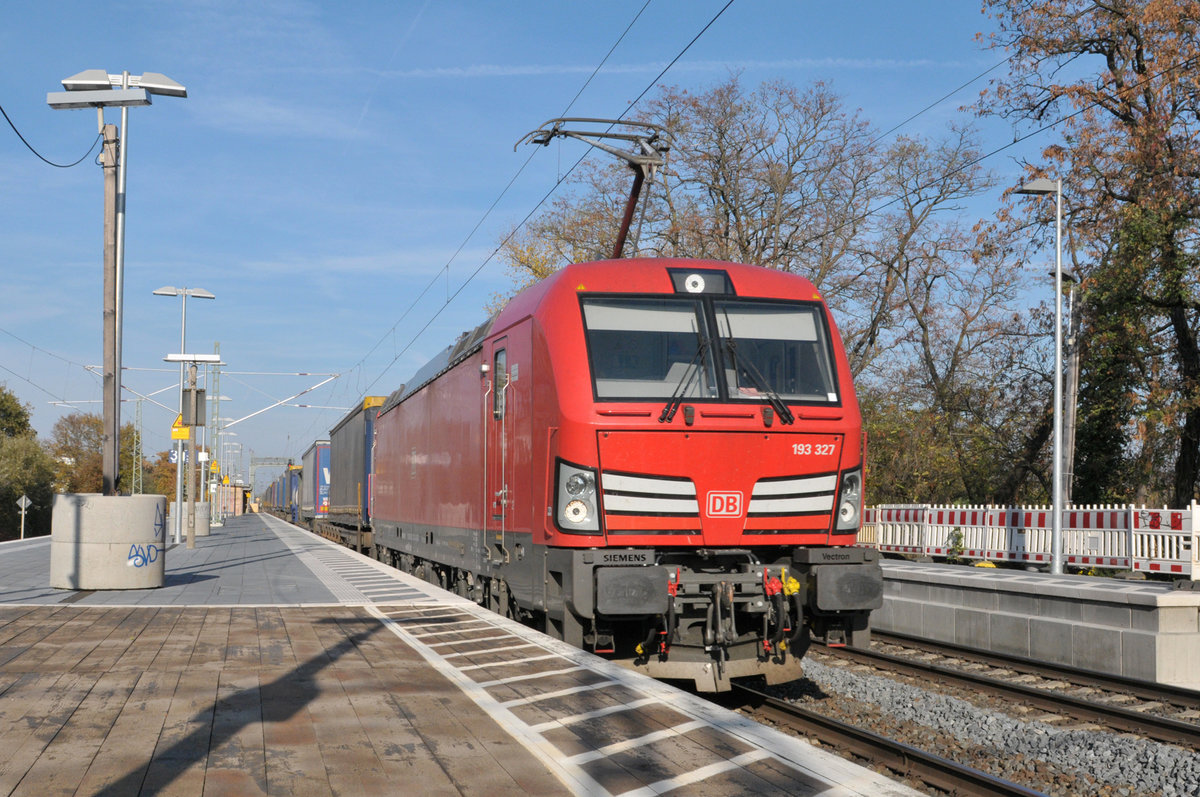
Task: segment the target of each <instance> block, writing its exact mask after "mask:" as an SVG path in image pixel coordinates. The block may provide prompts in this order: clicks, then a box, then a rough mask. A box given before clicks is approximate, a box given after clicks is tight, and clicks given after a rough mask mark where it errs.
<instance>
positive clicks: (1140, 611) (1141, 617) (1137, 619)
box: [1129, 605, 1200, 634]
mask: <svg viewBox="0 0 1200 797" xmlns="http://www.w3.org/2000/svg"><path fill="white" fill-rule="evenodd" d="M1129 627H1130V628H1131V629H1132V630H1134V631H1159V632H1162V633H1168V634H1197V633H1200V613H1198V612H1197V611H1196V607H1194V606H1159V607H1157V608H1155V607H1153V606H1140V605H1139V606H1133V607H1131V611H1130V616H1129Z"/></svg>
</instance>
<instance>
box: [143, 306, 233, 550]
mask: <svg viewBox="0 0 1200 797" xmlns="http://www.w3.org/2000/svg"><path fill="white" fill-rule="evenodd" d="M154 295H155V296H182V297H183V313H182V315H181V317H180V320H179V351H180V353H181V354H182V353H183V352H185V351H187V300H188V297H189V296H195V297H196V298H197V299H215V298H217V297H216V296H214V295H213V294H211V293H209V292H208V291H206V290H204V289H203V288H176V287H175V286H174V285H166V286H163V287H162V288H159V289H158V290H156V291H154ZM218 359H219V358H218ZM185 378H186V376H185V374H184V361H180V363H179V414H180V416H182V415H183V409H184V407H183V386H184V380H185ZM173 442H174V443H175V510H176V511H175V524H174V525H175V544H176V545H178V544H179V542H180V538H181V537H182V536H183V441H182V440H175V441H173Z"/></svg>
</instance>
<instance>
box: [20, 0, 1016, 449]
mask: <svg viewBox="0 0 1200 797" xmlns="http://www.w3.org/2000/svg"><path fill="white" fill-rule="evenodd" d="M725 2H726V0H651V2H650V3H649V4H648V5H646V4H645V0H628V1H627V0H610V2H607V3H604V4H596V3H582V2H558V3H534V2H515V1H513V2H504V3H501V2H449V1H446V2H432V1H431V2H344V3H343V2H339V3H333V2H324V3H321V2H296V1H295V0H275V1H274V2H254V1H253V0H209V1H208V2H179V3H144V2H138V1H137V0H116V2H113V3H108V4H104V5H98V4H95V3H86V4H85V3H81V2H54V3H44V2H32V1H27V0H18V1H17V2H12V3H8V4H6V8H5V24H4V26H3V28H2V29H0V53H2V56H0V58H2V59H3V66H4V68H3V70H2V71H0V105H3V107H4V109H5V110H6V111H7V113H8V115H9V116H10V117H11V119H12V121H13V123H14V124H15V125H16V126H17V128H18V129H19V130H20V131H21V133H22V134H23V135H24V137H25V138H26V139H27V140H28V141H29V142H30V144H32V145H33V146H34V147H35V148H36V149H37V150H38V151H39V152H40V153H41V154H42V155H44V156H45V157H47V158H49V159H50V160H54V161H57V162H60V163H64V162H71V161H74V160H76V159H78V158H79V157H81V156H82V155H83V154H84V152H85V151H86V150H87V148H88V146H89V144H91V143H92V141H93V140H94V139H95V137H96V129H97V120H96V114H95V112H94V111H92V110H78V111H62V110H52V109H50V108H49V107H48V106H47V104H46V94H47V92H51V91H58V90H61V86H60V81H61V80H62V79H63V78H65V77H68V76H70V75H73V74H75V73H77V72H80V71H82V70H84V69H104V70H106V71H108V72H112V73H119V72H120V71H122V70H129V71H130V72H131V73H133V74H140V73H142V72H146V71H151V72H161V73H164V74H166V75H168V76H170V77H172V78H173V79H175V80H177V81H178V82H180V83H183V84H184V85H186V86H187V88H188V93H189V96H188V97H187V98H186V99H176V98H171V97H159V98H156V99H155V101H154V104H153V106H152V107H149V108H134V109H132V110H131V111H130V114H129V127H128V130H127V143H128V145H129V162H128V194H127V219H126V225H127V227H126V255H125V323H124V365H125V366H126V368H127V369H130V370H128V371H127V372H126V373H125V376H124V382H125V384H126V385H127V386H128V387H129V388H132V389H133V390H136V391H138V392H140V393H143V394H150V393H152V392H155V391H162V392H159V393H157V394H156V395H155V397H154V398H155V400H157V401H159V402H161V403H162V404H163V405H165V407H161V406H157V405H155V404H154V403H152V402H144V404H143V433H144V438H145V447H146V450H147V451H149V452H154V451H160V450H165V449H167V448H168V447H169V446H170V442H169V438H170V424H171V422H172V421H173V420H174V414H175V413H174V407H175V404H176V401H177V398H176V394H175V392H174V391H173V390H172V389H167V388H169V387H171V386H173V385H175V384H176V383H177V380H178V372H177V370H172V368H171V367H170V366H169V365H168V364H166V363H164V362H163V361H162V358H163V357H164V356H165V355H166V354H167V353H169V352H175V351H177V350H178V348H179V327H180V301H179V299H177V298H164V297H161V296H153V295H152V291H153V290H154V289H156V288H159V287H162V286H165V285H174V286H179V287H184V286H187V287H198V288H204V289H207V290H209V291H211V292H213V293H214V294H216V296H217V298H216V300H213V301H202V300H196V299H193V300H191V301H189V303H188V324H187V326H188V347H187V348H188V349H189V351H193V352H211V351H212V350H213V345H214V343H215V342H219V343H220V351H221V355H222V357H223V359H224V360H225V362H226V363H227V364H228V365H227V366H226V372H225V374H224V375H223V376H222V379H221V385H220V388H221V393H222V394H223V395H224V396H226V397H228V401H226V402H224V403H223V405H222V406H223V410H222V415H223V416H225V417H229V418H233V419H239V418H243V417H244V416H247V415H250V414H251V413H254V412H256V411H258V410H261V409H262V408H264V407H266V406H268V405H270V404H272V403H274V402H276V401H279V400H281V399H284V398H286V397H288V396H291V395H292V394H295V393H298V392H300V391H302V390H304V389H306V388H308V387H310V386H312V385H314V384H316V383H317V382H319V381H321V380H322V379H323V378H324V377H323V376H294V375H291V376H289V375H286V374H297V373H300V372H305V373H308V374H333V373H338V374H342V376H341V377H340V378H338V379H336V380H334V381H332V382H330V383H328V384H326V385H324V386H323V387H321V388H319V389H317V390H313V391H311V392H309V393H307V394H305V395H304V396H302V397H300V398H298V399H296V400H295V401H296V403H305V404H310V405H317V406H320V407H338V408H347V407H350V406H352V405H354V404H355V403H356V402H357V401H358V400H359V399H360V398H361V396H362V395H364V393H365V392H366V391H367V390H368V388H369V391H370V393H372V394H380V395H385V394H387V393H388V392H390V391H391V390H393V389H394V388H396V387H397V386H399V385H400V384H401V383H402V382H404V381H405V380H406V379H407V378H408V377H409V376H411V375H412V373H413V372H414V371H415V370H416V369H417V368H418V367H420V365H421V364H423V363H424V362H425V360H426V359H428V358H429V357H430V356H432V355H433V354H434V353H436V352H437V351H439V350H440V349H441V348H443V347H444V346H445V345H446V344H447V343H449V342H450V341H451V340H452V339H453V338H454V337H455V336H456V335H457V334H458V333H459V332H461V331H463V330H465V329H467V328H469V327H472V326H474V325H476V324H477V323H479V322H480V321H481V320H483V317H484V311H483V307H484V305H485V304H486V303H487V302H488V301H489V300H490V298H491V297H492V296H493V295H494V294H496V293H498V292H501V291H504V290H506V289H507V288H508V286H509V280H508V277H507V275H506V274H505V271H504V268H503V265H502V264H501V263H500V262H499V261H498V260H496V259H493V260H491V261H490V262H488V261H487V258H488V257H489V255H491V253H492V252H493V250H494V249H495V247H496V244H497V242H498V241H499V240H500V238H501V236H502V235H503V233H504V231H506V230H507V229H509V228H511V226H512V225H513V224H515V223H517V222H518V221H520V220H521V219H522V218H523V217H524V216H525V215H526V214H527V213H528V212H529V211H530V210H531V209H532V208H533V207H534V206H535V205H536V203H537V202H538V200H539V199H540V198H541V197H542V196H543V195H544V194H545V192H546V191H547V190H548V189H549V188H550V187H551V186H552V185H553V183H554V180H555V178H556V176H557V169H558V168H559V164H560V156H561V162H563V163H572V162H574V160H575V158H577V157H578V156H579V154H581V153H582V150H581V149H579V148H580V147H582V145H578V144H572V143H568V144H564V145H563V146H562V148H561V149H560V148H558V147H557V146H553V147H550V148H547V149H545V150H541V151H539V152H538V153H537V156H536V157H535V158H534V159H533V161H532V162H531V163H530V165H529V166H528V167H527V168H525V169H524V170H523V171H521V173H520V175H519V176H518V177H517V178H516V180H515V181H513V177H514V175H516V174H517V173H518V170H520V168H521V166H522V164H523V163H524V162H525V160H526V158H527V157H528V155H529V150H528V149H527V148H522V150H521V151H518V152H515V153H514V152H513V145H514V144H515V142H516V141H517V140H518V139H520V138H521V137H522V136H523V135H524V134H525V133H527V132H529V131H530V130H532V129H534V128H535V127H537V126H538V125H540V124H541V123H542V122H543V121H545V120H547V119H550V118H552V117H556V116H559V115H561V114H562V113H563V112H564V111H566V110H567V109H568V105H569V104H570V103H571V101H572V99H573V98H574V97H575V96H576V94H577V93H578V92H579V91H580V89H581V87H583V86H584V84H585V82H586V81H588V78H589V76H590V75H591V74H592V72H593V70H594V69H595V68H596V66H597V65H598V64H599V63H600V62H601V61H602V60H603V59H604V57H605V55H606V53H608V51H609V49H610V48H612V46H613V45H614V43H616V42H617V40H618V39H619V38H620V37H621V35H622V32H623V31H625V29H626V27H627V26H629V24H630V22H631V21H632V20H633V19H634V18H635V16H637V15H638V13H639V11H640V12H641V16H640V17H639V18H638V20H637V22H636V23H635V24H634V25H633V26H632V28H631V29H630V30H629V32H628V34H627V35H626V36H625V38H624V40H623V41H622V42H621V44H620V45H619V46H618V47H617V48H616V49H615V50H614V51H613V53H612V54H611V56H609V58H608V61H607V62H606V64H605V67H604V68H603V69H602V70H601V71H600V72H599V74H597V75H596V76H595V78H593V79H592V80H591V82H590V83H588V85H587V87H586V89H584V91H583V93H582V94H581V95H580V96H579V98H578V99H576V100H575V102H574V104H573V105H571V106H570V115H576V116H599V117H611V116H616V115H618V114H620V113H622V112H623V111H624V110H625V108H626V106H627V105H628V104H629V102H630V101H632V100H633V99H634V98H636V97H637V96H638V95H639V94H641V93H642V91H643V90H644V89H645V88H646V87H647V86H648V85H650V83H651V81H653V79H654V78H655V76H656V75H657V74H658V73H659V72H660V71H661V70H662V69H663V67H664V66H666V65H667V64H668V63H669V62H670V61H671V60H672V59H673V58H675V57H676V56H677V55H679V53H680V52H681V51H683V50H684V48H685V47H686V46H687V44H688V42H689V41H691V40H692V39H693V38H694V37H695V36H696V34H697V33H699V32H700V31H701V29H702V28H704V26H705V25H706V24H707V23H708V22H709V21H710V20H712V19H713V17H714V16H716V15H717V13H718V12H719V11H720V10H721V8H722V7H723V6H724V5H725ZM643 6H646V7H645V9H644V10H642V9H643ZM978 8H979V6H978V4H977V3H971V2H964V0H931V1H930V2H895V0H891V1H890V2H874V1H864V2H856V3H816V2H806V1H803V0H795V1H794V2H786V1H778V2H775V1H768V0H735V2H734V3H733V4H732V5H731V6H730V7H729V8H728V9H727V10H725V11H724V13H723V14H721V15H720V17H719V18H718V19H717V20H716V22H715V23H713V25H712V26H711V27H710V28H709V29H708V31H707V32H706V33H704V35H703V36H701V37H700V39H699V40H698V41H697V42H696V43H695V44H694V45H693V46H692V47H691V48H690V49H688V50H687V52H686V53H685V54H684V55H683V56H682V57H681V58H680V60H679V61H678V62H677V63H676V64H675V65H674V66H673V67H672V68H671V69H670V71H669V72H668V73H667V74H666V76H665V77H664V78H663V80H662V82H665V83H671V84H675V85H679V86H684V87H688V88H696V89H701V88H704V87H707V86H710V85H712V84H713V83H715V82H717V81H720V80H722V79H723V78H725V77H726V76H727V75H728V74H730V72H731V71H740V72H741V73H742V75H743V79H744V81H745V82H746V83H747V85H757V84H758V83H760V82H762V81H764V80H768V79H776V78H780V79H784V80H788V81H791V82H793V83H795V84H797V85H801V86H803V85H805V84H808V83H810V82H812V81H814V80H823V81H826V82H828V83H830V84H831V85H832V86H833V88H834V89H835V90H836V91H837V92H839V93H840V94H842V95H843V96H844V97H845V98H846V100H847V103H848V104H849V105H850V106H851V107H856V108H860V109H861V112H862V114H863V116H864V118H865V119H867V120H869V121H870V122H871V123H872V124H874V125H875V126H876V127H877V128H878V129H880V130H887V129H889V128H891V127H893V126H894V125H897V124H899V123H900V122H902V121H904V120H905V119H906V118H908V117H909V116H911V115H912V114H914V113H916V112H917V111H920V110H921V109H923V108H925V107H926V106H928V105H929V104H930V103H933V102H934V101H935V100H938V99H939V98H941V97H942V96H943V95H945V94H946V93H947V92H949V91H951V90H952V89H954V88H956V87H958V86H960V85H961V84H962V83H964V82H966V81H967V80H969V79H970V78H972V77H974V76H976V75H978V74H979V73H981V72H983V71H985V70H986V69H988V68H989V67H991V66H993V65H994V64H996V63H997V62H998V61H1000V60H1001V59H1002V58H1003V54H1002V53H997V52H993V51H989V50H986V49H983V48H982V47H981V46H980V45H979V44H978V43H977V42H976V40H975V34H976V33H977V32H978V31H980V30H987V29H989V27H990V25H991V22H990V20H989V19H987V18H986V17H984V16H983V15H981V14H980V13H979V10H978ZM982 87H983V83H982V82H980V83H976V84H974V85H973V86H971V87H970V88H968V89H966V90H964V91H963V92H961V93H960V94H958V95H956V96H954V97H953V98H951V99H950V100H947V101H945V102H942V103H941V104H939V105H937V106H936V107H935V108H934V109H932V110H930V111H928V112H926V113H924V114H922V115H921V116H919V117H918V118H917V119H916V120H914V121H912V122H910V123H908V124H907V125H905V127H903V128H902V129H901V131H900V132H901V133H905V134H909V135H936V134H937V133H938V132H939V131H940V130H942V129H943V128H944V126H945V125H946V124H947V123H948V122H951V121H953V120H959V121H966V120H967V119H968V117H967V115H966V114H964V113H962V112H961V111H959V110H958V109H959V106H961V105H963V104H966V103H969V102H970V101H971V100H972V99H973V98H974V97H975V96H976V94H977V93H978V91H979V90H980V89H981V88H982ZM107 121H109V122H111V123H118V122H119V112H117V111H115V110H110V111H109V112H108V118H107ZM2 124H3V122H2V120H0V125H2ZM982 130H983V133H984V136H983V141H984V149H985V150H990V149H994V148H996V147H999V146H1002V145H1004V144H1005V143H1007V142H1010V141H1011V140H1012V137H1013V134H1012V130H1011V129H1009V128H1007V127H1006V126H1005V125H1003V124H1000V123H997V122H994V121H993V122H988V123H987V124H986V125H984V126H983V127H982ZM1011 154H1012V153H1011V152H1008V153H1005V154H1004V155H1002V156H998V157H996V158H993V159H991V160H990V161H989V162H988V165H989V167H990V168H991V169H993V170H995V171H997V172H999V173H1001V174H1002V175H1004V174H1006V173H1009V174H1012V175H1015V174H1016V170H1015V167H1014V166H1013V164H1012V161H1011ZM1015 179H1017V178H1016V177H1015V176H1014V177H1012V178H1011V180H1015ZM510 181H513V183H512V185H511V187H510V188H508V189H507V191H505V187H506V186H507V185H508V184H509V182H510ZM102 189H103V184H102V177H101V171H100V169H99V167H97V166H96V165H95V163H94V156H93V157H88V158H87V159H85V160H84V162H83V163H82V164H80V165H79V166H75V167H74V168H69V169H59V168H53V167H51V166H48V165H46V164H44V163H42V162H41V161H40V160H38V159H37V158H36V157H35V156H34V155H33V154H32V153H30V152H29V150H28V149H26V147H25V146H24V145H23V144H22V143H21V141H20V140H19V139H18V138H17V136H16V135H15V134H14V133H13V132H12V131H11V130H10V129H9V128H8V127H7V125H4V126H3V127H0V247H2V251H3V267H2V269H0V275H2V282H0V287H2V290H0V384H5V385H6V386H7V387H8V388H9V389H11V390H13V391H14V392H15V393H16V394H17V396H18V397H19V398H20V399H21V400H23V401H24V402H26V403H28V404H29V405H31V406H32V408H33V420H34V426H35V428H36V429H37V431H38V432H39V434H41V435H43V436H48V435H49V433H50V430H51V428H52V426H53V424H54V422H55V421H56V420H57V419H58V418H60V417H62V416H63V415H64V414H67V413H69V412H71V411H72V408H71V407H63V406H60V405H57V404H54V403H52V402H56V401H69V402H79V403H77V404H76V405H75V407H76V408H77V409H83V410H88V411H95V412H99V408H100V405H99V403H90V404H89V403H84V402H98V401H99V399H100V380H99V377H98V376H95V375H93V374H92V373H90V372H89V371H88V370H87V369H86V368H85V367H84V366H87V365H98V364H99V363H100V362H101V361H102V354H103V353H102V347H101V311H102V297H101V285H102V276H103V273H102V259H101V258H102V249H101V246H102V240H101V221H102V198H103V191H102ZM502 194H503V195H502ZM498 198H499V199H498ZM995 201H996V204H997V205H998V204H999V194H998V193H997V196H996V200H995ZM493 203H495V207H494V209H492V210H491V212H490V213H489V212H488V209H489V207H491V206H492V205H493ZM978 212H983V213H990V212H991V209H989V208H983V209H982V210H980V211H978ZM476 225H479V226H478V229H477V230H476V231H475V232H474V234H472V230H473V229H474V228H475V227H476ZM473 274H474V275H475V276H473V277H472V275H473ZM431 283H432V287H431V288H430V289H429V291H428V292H427V293H426V294H425V296H424V297H423V298H422V299H421V300H420V301H419V302H417V303H416V305H415V306H413V304H414V299H416V298H417V296H418V295H420V293H421V292H422V291H423V290H425V289H426V288H427V287H428V286H430V285H431ZM452 295H456V298H454V299H453V301H451V302H449V304H447V297H449V296H452ZM410 307H412V309H411V311H410V310H409V308H410ZM426 327H427V328H426ZM423 328H425V329H424V332H421V330H422V329H423ZM132 397H133V396H132V395H131V394H130V393H129V392H127V393H126V398H127V399H129V398H132ZM343 415H344V410H342V409H314V408H311V407H310V408H300V407H287V406H281V407H279V408H277V409H274V410H271V411H269V412H265V413H262V414H260V415H258V416H256V417H254V418H251V419H249V420H246V421H244V422H242V423H239V424H237V425H235V426H234V427H233V429H232V430H231V431H234V432H237V435H238V436H237V437H235V438H230V439H232V440H235V441H237V442H239V443H241V444H242V445H243V452H244V453H243V456H244V458H245V460H248V459H249V457H250V456H251V455H253V456H257V457H275V456H285V457H286V456H291V457H295V458H297V460H298V459H299V456H300V455H301V454H302V453H303V451H304V449H305V448H306V447H307V446H308V444H309V443H310V442H311V441H312V440H313V439H315V438H317V437H320V436H324V435H326V434H327V433H328V430H329V428H330V427H331V426H333V425H334V424H335V423H336V422H337V421H338V420H339V419H340V418H341V417H342V416H343ZM134 416H135V407H134V404H132V403H130V402H128V401H127V402H126V403H125V404H124V405H123V408H122V418H123V420H129V421H132V420H133V419H134Z"/></svg>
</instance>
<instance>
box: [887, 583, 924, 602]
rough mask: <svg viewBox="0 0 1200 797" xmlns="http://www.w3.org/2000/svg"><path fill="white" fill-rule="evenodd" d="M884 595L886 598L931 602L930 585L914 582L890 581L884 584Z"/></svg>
mask: <svg viewBox="0 0 1200 797" xmlns="http://www.w3.org/2000/svg"><path fill="white" fill-rule="evenodd" d="M883 594H884V596H885V597H891V598H900V599H901V600H909V601H920V602H921V603H926V602H928V601H929V585H928V584H922V583H918V582H913V581H892V580H890V579H888V580H885V581H884V582H883Z"/></svg>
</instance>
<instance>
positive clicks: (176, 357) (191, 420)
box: [163, 352, 223, 548]
mask: <svg viewBox="0 0 1200 797" xmlns="http://www.w3.org/2000/svg"><path fill="white" fill-rule="evenodd" d="M163 359H164V360H166V361H167V362H169V363H180V364H181V365H182V364H189V365H190V368H189V371H190V376H189V378H188V384H189V386H190V389H189V391H188V392H189V395H190V406H189V407H188V417H187V423H186V424H185V425H186V426H187V439H188V448H189V450H190V452H191V453H190V456H189V458H188V533H187V547H189V548H195V547H196V478H195V465H196V435H195V431H194V429H193V427H194V426H203V425H204V413H203V411H201V410H200V404H199V402H200V401H201V400H202V399H201V397H200V396H198V395H197V392H196V364H197V363H212V364H223V363H221V356H220V355H219V354H185V353H183V352H180V353H179V354H168V355H167V356H166V357H164V358H163ZM182 415H183V413H180V416H181V417H182ZM197 419H199V420H197ZM178 465H179V462H178V460H176V471H175V472H176V474H177V478H176V483H175V484H176V487H175V489H176V491H177V493H178V490H179V482H178V473H179V469H178ZM175 508H176V521H175V535H176V536H175V544H176V545H178V544H179V537H180V524H181V523H182V520H183V504H182V503H177V504H176V505H175Z"/></svg>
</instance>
